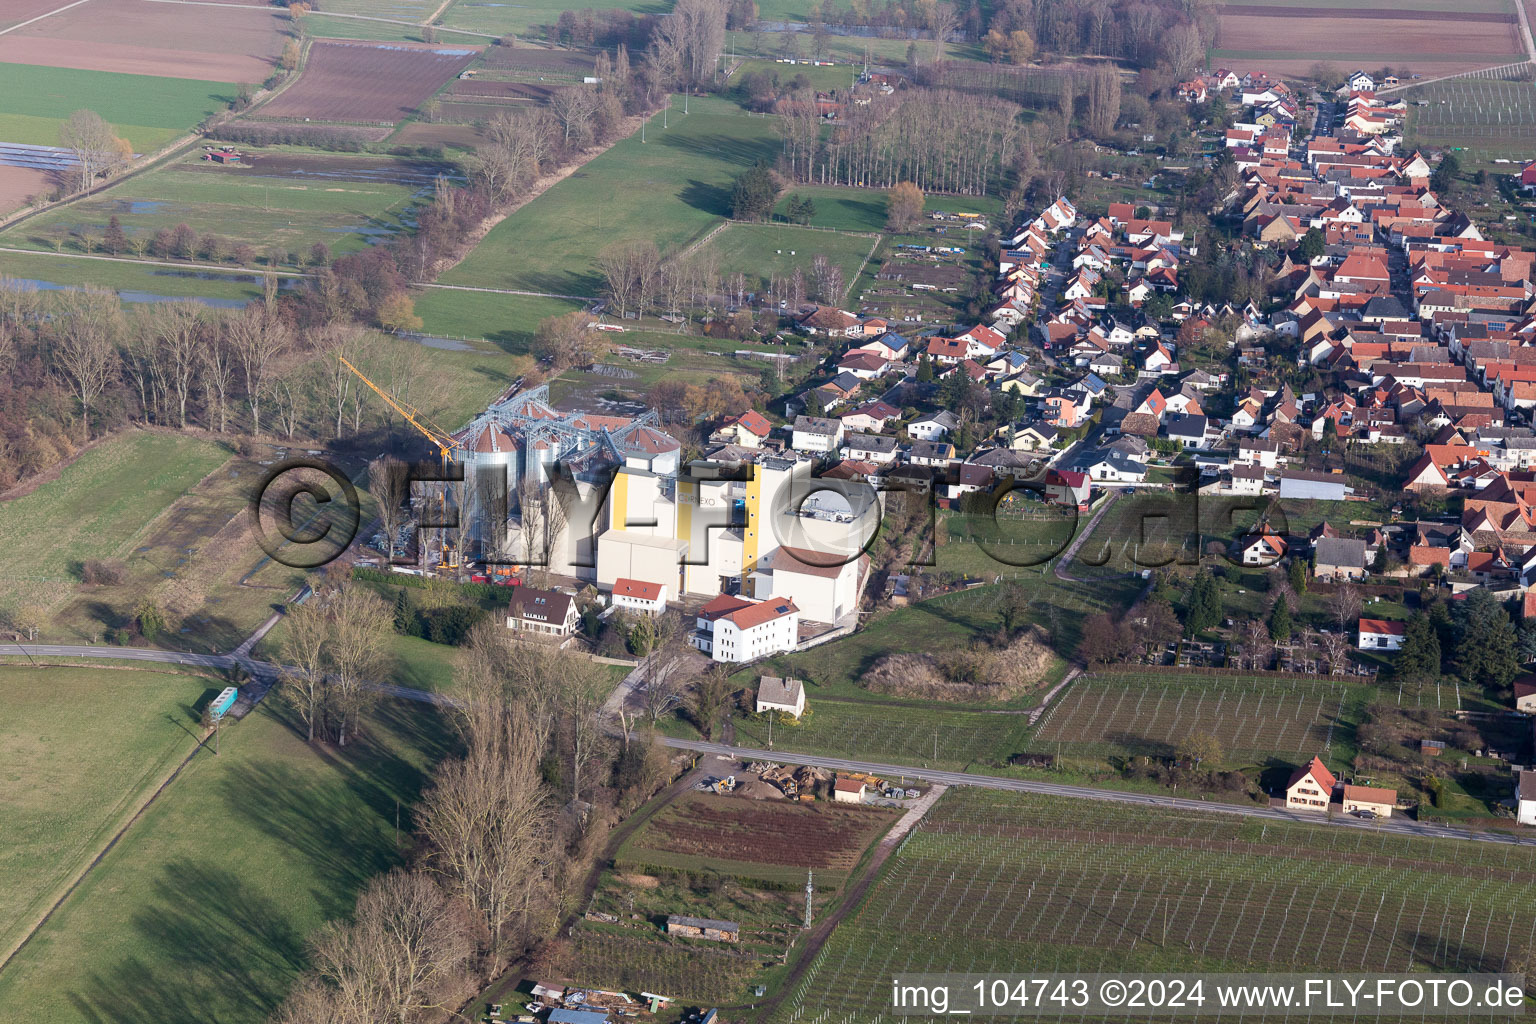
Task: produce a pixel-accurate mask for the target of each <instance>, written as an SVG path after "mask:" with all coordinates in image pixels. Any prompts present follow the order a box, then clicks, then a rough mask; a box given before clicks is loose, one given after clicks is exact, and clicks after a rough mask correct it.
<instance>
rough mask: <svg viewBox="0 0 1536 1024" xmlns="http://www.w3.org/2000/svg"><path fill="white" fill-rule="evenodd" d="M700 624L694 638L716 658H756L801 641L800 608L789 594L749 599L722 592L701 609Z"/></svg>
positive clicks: (747, 659)
mask: <svg viewBox="0 0 1536 1024" xmlns="http://www.w3.org/2000/svg"><path fill="white" fill-rule="evenodd" d="M696 625H697V628H696V629H695V630H694V632H693V635H692V637H690V640H691V642H692V643H693V645H694V646H695V647H697V648H698V649H699V650H701V651H703V652H704V653H705V654H707V655H709V656H710V657H711V658H713V659H714V660H715V661H729V662H744V661H755V660H756V659H758V658H766V657H768V656H769V655H771V654H778V653H779V652H781V651H791V650H794V649H795V647H796V646H797V645H798V644H799V642H800V609H799V608H797V607H796V606H795V602H794V601H792V600H790V599H789V598H787V597H775V598H770V599H769V600H767V601H749V600H748V599H746V598H744V597H733V596H730V595H727V594H721V595H720V596H718V597H716V598H714V599H713V600H711V601H710V602H709V603H708V604H706V605H705V606H704V607H702V608H700V609H699V612H698V616H697V619H696Z"/></svg>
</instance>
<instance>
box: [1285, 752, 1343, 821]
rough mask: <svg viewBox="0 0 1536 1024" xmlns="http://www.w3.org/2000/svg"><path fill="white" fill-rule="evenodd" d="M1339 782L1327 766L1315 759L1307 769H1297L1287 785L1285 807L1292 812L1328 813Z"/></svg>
mask: <svg viewBox="0 0 1536 1024" xmlns="http://www.w3.org/2000/svg"><path fill="white" fill-rule="evenodd" d="M1338 781H1339V780H1338V779H1335V778H1334V777H1333V773H1332V772H1330V771H1329V770H1328V767H1327V765H1325V764H1323V762H1322V761H1321V760H1319V759H1318V758H1315V757H1314V758H1313V759H1312V761H1311V763H1310V764H1308V765H1307V766H1306V767H1305V768H1298V769H1296V772H1295V774H1293V775H1292V776H1291V778H1290V781H1289V782H1287V783H1286V784H1285V806H1286V807H1287V808H1288V809H1290V810H1299V811H1327V810H1328V804H1329V803H1331V802H1332V800H1333V790H1334V787H1335V786H1337V785H1338Z"/></svg>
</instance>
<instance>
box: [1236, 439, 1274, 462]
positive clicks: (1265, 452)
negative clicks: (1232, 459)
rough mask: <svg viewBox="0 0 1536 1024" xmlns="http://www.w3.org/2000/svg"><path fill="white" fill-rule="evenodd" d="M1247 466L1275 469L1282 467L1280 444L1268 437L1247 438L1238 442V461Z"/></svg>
mask: <svg viewBox="0 0 1536 1024" xmlns="http://www.w3.org/2000/svg"><path fill="white" fill-rule="evenodd" d="M1236 461H1238V462H1240V463H1242V464H1243V465H1246V466H1262V467H1263V468H1265V469H1275V468H1277V467H1278V466H1279V465H1280V442H1278V441H1272V440H1270V439H1269V438H1267V437H1245V438H1242V439H1240V440H1239V441H1238V442H1237V460H1236Z"/></svg>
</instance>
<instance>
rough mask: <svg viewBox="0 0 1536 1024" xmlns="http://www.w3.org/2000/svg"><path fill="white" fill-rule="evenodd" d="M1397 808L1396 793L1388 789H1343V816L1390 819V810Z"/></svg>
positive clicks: (1357, 787)
mask: <svg viewBox="0 0 1536 1024" xmlns="http://www.w3.org/2000/svg"><path fill="white" fill-rule="evenodd" d="M1396 806H1397V793H1396V791H1394V790H1390V789H1375V788H1372V787H1371V786H1345V787H1344V813H1345V814H1360V813H1365V814H1374V815H1375V816H1376V817H1378V818H1390V817H1392V808H1394V807H1396Z"/></svg>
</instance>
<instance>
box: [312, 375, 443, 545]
mask: <svg viewBox="0 0 1536 1024" xmlns="http://www.w3.org/2000/svg"><path fill="white" fill-rule="evenodd" d="M336 358H337V359H339V360H340V361H341V365H342V366H345V367H346V368H347V369H349V370H351V371H352V373H353V374H354V375H356V377H357V379H358V380H360V381H362V382H363V383H364V384H366V385H368V388H369V390H371V391H372V392H373V393H374V394H376V395H378V396H379V397H380V398H382V399H384V402H385V404H387V405H388V406H389V407H390V408H391V409H393V410H395V412H397V413H399V414H400V416H401V418H402V419H404V420H405V422H407V423H409V424H410V425H411V426H412V427H415V428H416V431H417V432H418V433H420V434H421V435H422V436H423V437H425V438H426V439H427V440H428V441H431V442H432V443H433V445H435V446H436V447H437V454H438V457H439V458H440V459H441V460H442V468H443V476H445V477H446V476H447V475H448V467H449V465H450V464H451V463H452V462H453V457H454V452H456V451H459V450H461V449H462V448H463V445H461V444H460V443H459V441H458V439H457V438H455V437H454V436H453V435H452V434H450V433H449V432H448V431H446V430H444V429H443V428H442V427H439V426H438V425H437V424H435V423H433V422H432V421H431V420H430V419H428V418H427V417H426V416H425V415H424V414H423V413H422V412H421V410H420V409H417V408H416V407H415V406H413V405H410V404H408V403H406V402H402V401H398V400H397V399H396V398H395V397H394V396H393V395H391V394H390V393H389V392H387V391H385V390H384V389H383V388H381V387H379V386H378V385H377V384H375V383H374V382H373V381H371V380H369V379H368V377H367V375H366V374H364V373H363V371H362V370H359V369H358V368H357V367H355V366H353V365H352V364H351V363H350V362H348V361H347V359H346V357H345V356H342V355H338V356H337V357H336ZM437 501H438V511H439V513H440V514H439V516H438V521H439V522H443V521H444V516H443V515H442V514H441V513H443V512H444V511H445V509H446V505H447V501H448V498H447V492H446V490H443V491H440V492H439V493H438V496H437ZM441 554H442V557H441V558H440V559H439V560H438V563H437V568H438V569H440V570H444V571H448V572H453V571H457V570H458V568H459V555H458V551H457V550H456V549H455V546H454V544H453V543H452V542H451V541H449V540H448V539H447V538H446V537H444V538H443V541H442V552H441Z"/></svg>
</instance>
